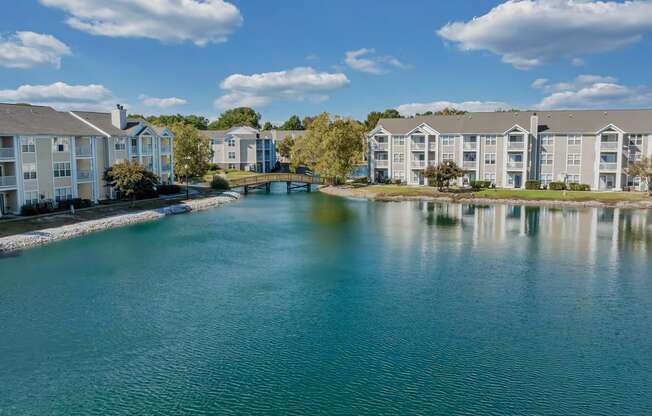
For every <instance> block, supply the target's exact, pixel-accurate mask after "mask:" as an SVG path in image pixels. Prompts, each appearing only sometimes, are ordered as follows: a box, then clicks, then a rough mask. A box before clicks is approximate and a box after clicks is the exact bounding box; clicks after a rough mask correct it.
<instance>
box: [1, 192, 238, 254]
mask: <svg viewBox="0 0 652 416" xmlns="http://www.w3.org/2000/svg"><path fill="white" fill-rule="evenodd" d="M239 197H240V195H239V194H238V193H237V192H225V193H223V194H221V195H219V196H213V197H208V198H202V199H194V200H190V201H185V202H183V203H179V204H176V205H170V206H167V207H162V208H156V209H150V210H144V211H139V212H134V213H128V214H121V215H115V216H111V217H106V218H101V219H97V220H90V221H84V222H80V223H77V224H69V225H64V226H61V227H56V228H47V229H43V230H38V231H30V232H26V233H22V234H16V235H12V236H9V237H3V238H0V253H2V252H10V251H16V250H24V249H27V248H31V247H36V246H40V245H43V244H48V243H52V242H55V241H61V240H67V239H70V238H74V237H79V236H82V235H85V234H89V233H94V232H96V231H103V230H108V229H111V228H116V227H124V226H127V225H132V224H137V223H141V222H146V221H153V220H157V219H161V218H163V217H166V216H168V215H177V214H185V213H188V212H192V211H201V210H205V209H209V208H213V207H217V206H220V205H223V204H227V203H229V202H232V201H235V200H237V199H238V198H239Z"/></svg>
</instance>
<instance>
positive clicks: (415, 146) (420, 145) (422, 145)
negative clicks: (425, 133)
mask: <svg viewBox="0 0 652 416" xmlns="http://www.w3.org/2000/svg"><path fill="white" fill-rule="evenodd" d="M410 147H411V148H412V150H426V144H425V143H412V144H411V145H410Z"/></svg>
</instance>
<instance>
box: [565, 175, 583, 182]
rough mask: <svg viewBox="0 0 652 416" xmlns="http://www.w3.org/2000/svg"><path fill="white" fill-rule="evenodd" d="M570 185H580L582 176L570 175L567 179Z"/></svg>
mask: <svg viewBox="0 0 652 416" xmlns="http://www.w3.org/2000/svg"><path fill="white" fill-rule="evenodd" d="M566 182H568V183H580V175H568V176H567V177H566Z"/></svg>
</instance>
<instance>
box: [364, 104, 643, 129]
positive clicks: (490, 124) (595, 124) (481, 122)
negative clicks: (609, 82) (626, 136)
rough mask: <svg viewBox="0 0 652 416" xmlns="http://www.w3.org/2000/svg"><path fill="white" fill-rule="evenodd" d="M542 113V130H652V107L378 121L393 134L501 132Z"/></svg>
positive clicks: (523, 124) (528, 122) (527, 121)
mask: <svg viewBox="0 0 652 416" xmlns="http://www.w3.org/2000/svg"><path fill="white" fill-rule="evenodd" d="M535 114H536V115H537V116H538V117H539V132H541V133H544V132H546V131H548V132H554V133H595V132H597V131H599V130H601V129H602V128H604V127H606V126H607V125H609V124H613V125H615V126H616V127H619V128H620V129H622V130H623V131H626V132H635V133H651V132H652V110H651V109H644V110H565V111H519V112H493V113H467V114H463V115H453V116H418V117H413V118H384V119H380V120H379V121H378V124H377V127H382V128H384V129H385V130H387V131H388V132H389V133H391V134H406V133H408V132H410V131H412V130H413V129H415V128H416V127H418V126H420V125H421V124H424V123H425V124H427V125H428V126H430V127H431V128H433V129H434V130H436V131H437V132H439V133H440V134H455V133H477V134H502V133H504V132H506V131H507V130H509V129H511V128H512V127H513V126H514V125H519V126H521V127H522V128H524V129H526V130H529V129H530V118H531V117H532V116H533V115H535Z"/></svg>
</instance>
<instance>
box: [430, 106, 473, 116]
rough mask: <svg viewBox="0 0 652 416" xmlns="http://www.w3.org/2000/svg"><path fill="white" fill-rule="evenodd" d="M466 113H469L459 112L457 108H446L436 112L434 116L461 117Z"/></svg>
mask: <svg viewBox="0 0 652 416" xmlns="http://www.w3.org/2000/svg"><path fill="white" fill-rule="evenodd" d="M466 113H467V112H466V111H464V110H458V109H456V108H452V107H446V108H444V109H443V110H439V111H435V112H434V113H433V114H434V115H436V116H460V115H462V114H466Z"/></svg>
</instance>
